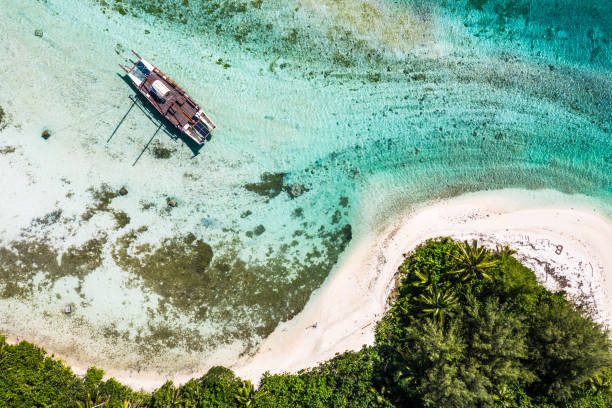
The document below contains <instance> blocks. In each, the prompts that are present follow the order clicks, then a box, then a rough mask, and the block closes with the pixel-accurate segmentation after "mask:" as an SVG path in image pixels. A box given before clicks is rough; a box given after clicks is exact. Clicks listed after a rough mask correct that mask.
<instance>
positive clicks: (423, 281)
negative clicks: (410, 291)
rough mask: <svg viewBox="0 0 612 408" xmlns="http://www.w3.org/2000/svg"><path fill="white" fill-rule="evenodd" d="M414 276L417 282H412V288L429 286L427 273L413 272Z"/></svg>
mask: <svg viewBox="0 0 612 408" xmlns="http://www.w3.org/2000/svg"><path fill="white" fill-rule="evenodd" d="M414 274H415V275H416V277H417V278H418V280H415V281H414V282H412V286H416V287H420V286H427V285H430V284H431V281H430V280H429V275H428V274H427V273H423V272H419V271H415V272H414Z"/></svg>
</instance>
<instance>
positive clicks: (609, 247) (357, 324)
mask: <svg viewBox="0 0 612 408" xmlns="http://www.w3.org/2000/svg"><path fill="white" fill-rule="evenodd" d="M570 199H572V197H570V196H567V195H564V194H561V193H557V192H552V191H537V192H529V191H525V190H501V191H491V192H480V193H473V194H467V195H463V196H460V197H457V198H453V199H450V200H445V201H442V202H438V203H436V204H433V205H430V206H427V207H424V208H422V209H420V210H418V211H416V212H412V213H410V214H408V215H406V217H405V218H404V219H402V220H401V221H400V222H399V223H397V224H396V225H394V226H392V227H390V228H388V229H387V230H386V231H384V233H382V234H372V235H371V236H369V237H368V238H367V239H363V240H361V242H359V243H357V244H356V245H353V246H352V248H350V250H349V253H347V255H346V257H345V258H344V260H343V262H342V264H341V265H340V267H339V268H338V270H336V272H335V273H334V274H333V275H332V276H331V277H330V278H329V279H328V281H327V282H326V283H325V284H324V286H323V287H322V288H321V289H320V290H319V291H318V293H315V294H314V295H313V296H312V298H311V300H310V302H309V303H308V305H307V306H306V308H305V310H304V311H303V312H302V313H300V314H299V315H298V316H297V317H296V318H294V319H293V320H291V321H289V322H285V323H283V324H281V325H280V326H279V327H278V328H277V329H276V331H274V333H273V334H272V335H271V336H270V337H268V338H267V339H266V340H265V341H264V343H263V344H262V345H261V347H260V349H259V352H258V353H257V354H256V355H255V356H253V357H251V358H248V359H246V360H244V361H240V362H239V363H238V364H235V365H234V366H233V367H232V368H233V369H234V370H235V372H236V374H238V375H239V376H241V377H243V378H248V379H250V380H252V381H254V382H257V381H258V379H259V378H260V376H261V375H262V374H263V373H264V372H266V371H270V372H271V373H280V372H284V371H287V372H296V371H298V370H300V369H303V368H307V367H313V366H316V365H317V364H318V363H320V362H323V361H325V360H328V359H330V358H332V357H333V356H334V355H335V354H336V353H341V352H344V351H346V350H358V349H359V348H361V346H362V345H364V344H373V342H374V329H375V326H376V322H377V321H378V320H379V319H380V318H381V316H382V315H383V314H384V312H385V310H386V309H387V299H388V296H389V294H390V293H391V291H392V290H393V287H394V284H395V278H396V271H397V268H398V266H399V265H400V264H401V262H402V260H403V259H404V256H403V254H405V253H408V252H410V251H411V250H413V249H414V248H415V247H416V246H417V245H419V244H420V243H422V242H423V241H425V240H426V239H428V238H433V237H439V236H451V237H453V238H455V239H461V240H463V239H468V240H471V239H478V241H479V242H480V243H481V244H484V245H486V246H488V247H492V248H495V245H496V244H501V245H509V246H510V247H511V248H512V249H514V250H516V251H517V253H516V255H515V256H516V257H517V258H518V259H519V260H521V261H522V262H523V263H524V264H525V265H527V266H529V267H531V268H532V269H533V270H534V271H536V274H537V276H538V279H539V281H540V282H541V283H543V284H544V286H546V287H547V288H549V289H551V290H555V291H556V290H560V289H564V290H566V291H567V292H568V294H570V295H576V296H580V295H584V296H586V297H587V298H588V299H589V300H590V301H591V302H592V304H593V305H594V307H595V309H596V311H597V319H598V320H599V321H600V322H603V323H605V324H607V325H608V326H610V324H611V323H612V221H611V220H610V219H609V218H608V217H607V216H604V215H601V214H600V212H601V211H600V210H599V211H598V209H597V208H595V206H594V205H589V203H588V201H586V200H583V201H582V202H581V200H578V201H575V200H573V201H574V202H577V203H578V204H574V203H572V204H571V205H570V204H569V203H570V201H568V200H570ZM556 203H558V204H556Z"/></svg>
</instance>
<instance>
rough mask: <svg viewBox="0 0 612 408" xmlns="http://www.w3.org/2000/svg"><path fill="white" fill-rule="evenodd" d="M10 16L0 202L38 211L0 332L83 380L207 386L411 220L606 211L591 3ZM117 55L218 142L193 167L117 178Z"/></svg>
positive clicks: (162, 151)
mask: <svg viewBox="0 0 612 408" xmlns="http://www.w3.org/2000/svg"><path fill="white" fill-rule="evenodd" d="M13 3H14V4H12V6H11V7H9V8H8V9H7V10H5V11H3V12H2V13H3V14H0V18H1V19H2V20H3V21H1V23H2V27H12V28H11V29H12V30H13V34H12V35H14V38H15V39H16V40H15V41H13V42H6V41H5V42H4V44H3V47H5V48H6V51H7V52H6V55H7V56H8V57H7V58H6V59H4V60H3V61H0V69H2V71H3V72H6V73H7V76H9V77H10V79H11V81H7V82H5V83H3V84H0V90H2V91H3V93H2V94H4V95H13V96H14V100H13V101H12V102H11V104H7V103H6V102H5V101H4V100H0V104H2V106H3V110H4V111H5V114H4V116H3V119H2V120H1V121H0V128H2V127H3V126H7V125H6V124H4V123H3V122H6V123H8V126H7V127H6V129H5V130H3V131H1V133H0V159H2V160H0V165H2V166H3V167H2V169H3V171H4V174H7V175H8V174H10V175H11V182H10V183H9V182H7V181H6V179H5V181H4V182H3V185H2V187H3V188H5V191H7V192H8V193H10V194H14V195H15V197H18V198H20V199H21V200H22V201H23V202H36V203H40V204H37V206H33V207H32V209H27V210H25V209H17V208H8V207H7V208H5V209H4V210H5V211H3V213H5V215H4V217H5V218H2V220H4V221H6V223H5V225H7V227H4V229H3V230H2V234H3V235H2V236H0V239H2V246H3V247H2V248H0V277H1V279H2V288H1V289H2V290H1V292H0V293H1V296H2V299H3V300H2V303H1V304H2V307H3V308H7V309H8V308H9V307H11V308H12V309H11V310H20V311H21V312H22V313H21V315H22V316H23V315H28V316H32V315H37V316H44V321H43V322H40V321H39V322H38V323H37V325H36V326H35V327H36V330H33V329H32V327H34V326H32V324H31V322H30V320H29V319H26V321H27V322H25V321H24V322H20V321H18V319H16V318H12V317H9V318H7V319H6V320H5V321H4V322H3V323H2V325H3V326H2V328H3V329H5V330H8V331H11V332H17V333H20V334H24V335H29V336H32V337H34V338H36V336H38V338H40V339H43V340H44V339H47V342H48V343H49V342H50V343H52V345H53V346H54V347H55V348H56V349H57V350H59V351H61V350H64V351H65V352H66V353H70V354H71V355H76V356H77V357H79V358H82V359H83V360H84V361H85V362H87V363H90V362H94V361H95V358H96V357H95V356H100V355H103V354H101V353H105V352H107V351H109V350H115V351H116V350H117V349H122V352H120V353H115V354H113V355H114V356H115V357H113V358H112V361H111V362H110V363H109V364H113V365H114V366H117V367H122V368H130V369H138V370H140V369H160V370H161V369H164V370H170V369H172V368H182V369H196V368H198V367H201V366H203V365H210V364H214V363H226V364H227V363H228V362H230V361H231V360H233V359H235V358H236V357H237V356H238V355H239V354H240V353H243V352H245V351H252V350H254V347H255V346H256V345H257V344H258V343H259V341H260V339H261V338H262V337H265V336H266V335H267V334H269V333H270V332H271V331H272V330H273V329H274V328H275V327H276V325H277V324H278V323H279V322H280V321H284V320H288V319H290V318H291V317H293V316H294V315H295V314H297V313H298V312H299V311H300V310H301V309H302V308H303V307H304V305H305V304H306V302H307V301H308V299H309V297H310V295H311V294H312V292H313V291H314V290H315V289H316V288H318V287H319V286H320V285H321V284H322V283H323V281H324V280H325V278H326V277H327V276H328V274H329V273H330V271H332V269H333V267H334V265H335V264H336V263H337V261H338V259H339V257H340V255H341V254H342V252H343V251H344V250H345V248H346V247H347V245H348V244H349V242H350V241H351V240H352V239H353V238H355V239H358V237H359V234H360V231H368V230H371V229H373V228H378V227H380V226H382V225H384V223H385V222H386V221H387V218H388V217H390V216H392V214H393V213H398V212H401V211H405V210H406V209H407V208H410V207H411V206H412V205H416V204H418V203H422V202H425V201H428V200H432V199H436V198H444V197H451V196H454V195H458V194H461V193H463V192H468V191H477V190H483V189H497V188H504V187H523V188H531V189H537V188H553V189H557V190H561V191H563V192H568V193H583V194H587V195H591V196H594V197H597V198H600V199H603V200H609V199H610V194H611V193H612V186H611V184H610V177H609V176H610V172H611V163H612V143H611V138H610V122H611V121H610V100H611V95H610V94H611V88H610V83H612V81H610V66H609V61H610V58H609V44H608V43H607V42H606V38H607V37H609V34H610V33H609V30H610V25H609V21H607V20H606V19H607V18H609V17H607V16H610V15H612V10H610V7H611V6H609V5H606V4H599V3H595V2H594V3H593V4H590V5H588V7H587V6H585V5H584V4H586V3H589V2H584V4H583V3H580V4H579V5H576V4H575V2H569V1H566V2H563V1H555V2H553V1H545V2H538V6H537V7H536V6H534V5H533V4H534V3H533V2H531V1H493V0H489V1H487V0H482V1H481V0H478V1H475V0H468V1H465V2H462V1H460V2H452V4H451V2H434V1H418V2H410V1H407V2H402V3H400V4H396V3H392V2H385V1H380V0H379V1H374V0H372V1H358V0H355V1H349V0H344V1H326V0H322V1H311V0H300V1H297V0H293V1H289V2H278V1H271V0H256V1H220V0H213V1H195V0H189V1H168V0H166V1H157V0H147V1H142V0H123V1H121V2H118V1H108V0H107V1H97V0H96V1H93V0H92V1H89V2H88V1H84V0H83V1H80V2H76V3H75V4H71V5H66V4H64V2H59V1H53V0H49V1H46V2H36V3H35V2H33V3H32V4H22V3H21V2H16V1H15V2H13ZM34 22H36V24H37V26H36V27H34ZM38 25H42V26H44V31H45V34H44V36H43V38H42V39H40V38H38V37H34V36H33V35H32V32H33V29H34V28H38ZM2 34H3V35H4V36H6V35H7V32H6V31H5V32H4V33H2ZM78 38H87V42H88V44H89V47H76V45H75V42H74V41H75V39H78ZM129 48H134V49H137V50H138V52H139V53H140V54H142V55H143V56H146V57H147V58H149V59H151V60H152V62H154V63H155V64H157V65H158V66H160V68H161V69H163V70H164V71H165V72H167V73H168V74H169V75H171V76H172V77H173V79H175V80H176V81H177V82H178V83H180V84H181V85H182V86H183V87H184V88H185V89H187V90H189V92H190V94H191V95H192V96H193V97H194V98H195V99H196V100H197V101H199V102H201V103H202V105H203V106H204V107H205V109H206V110H207V112H208V113H209V114H210V115H211V117H213V119H214V120H215V122H216V123H217V125H218V129H217V130H216V131H215V133H214V136H213V139H212V141H211V142H210V143H208V144H206V145H205V146H204V148H203V149H201V150H200V151H199V154H198V155H196V156H193V152H192V151H191V150H189V149H188V148H187V147H185V146H184V145H183V144H182V143H181V141H180V139H178V140H175V139H173V138H171V137H170V136H168V135H166V134H161V136H157V138H156V139H155V141H154V142H153V143H152V144H151V146H150V149H149V150H145V151H144V153H143V155H142V156H141V157H140V159H139V160H138V162H137V164H136V165H135V166H132V164H133V163H134V160H135V159H136V158H137V157H139V154H140V153H141V151H142V149H143V147H144V146H145V145H146V144H147V142H148V141H149V139H150V137H151V135H152V134H153V132H154V131H155V126H154V125H153V124H151V123H150V122H149V121H148V120H147V119H146V117H145V116H143V115H142V114H141V112H139V111H137V110H136V109H135V110H134V113H130V116H128V118H127V119H126V120H125V122H124V123H123V124H122V127H121V128H120V129H119V131H117V133H115V134H114V136H112V138H111V139H109V135H111V134H112V132H113V130H114V129H115V126H116V125H117V123H118V122H119V121H120V120H121V118H122V117H123V115H124V113H125V112H126V111H127V109H128V107H129V100H127V98H126V97H127V95H128V94H129V93H130V92H132V90H131V89H130V88H129V87H128V86H127V85H126V84H125V83H124V82H123V81H121V80H120V79H119V77H118V76H117V75H116V73H117V69H116V68H115V67H116V64H117V63H118V62H120V63H125V61H124V58H125V57H127V53H126V50H127V49H129ZM41 56H42V57H41ZM77 62H78V63H77ZM16 66H19V67H20V70H19V71H18V70H16V69H15V67H16ZM66 66H70V67H71V70H67V69H66ZM24 70H26V71H28V72H36V73H37V75H33V76H27V77H23V76H22V74H21V72H24ZM42 87H44V89H46V90H47V92H45V93H44V94H40V93H38V92H36V91H34V90H37V89H41V88H42ZM15 95H20V96H19V97H16V96H15ZM32 101H36V102H32ZM138 115H140V116H138ZM7 118H8V119H7ZM49 125H52V128H53V136H52V138H50V139H49V141H48V142H45V143H46V144H44V145H42V144H41V143H42V142H41V141H40V140H39V139H40V138H39V137H33V136H32V135H33V134H37V135H36V136H38V135H39V134H40V131H39V130H38V129H39V128H43V127H45V126H49ZM107 142H108V143H107ZM51 153H52V155H51V156H50V154H51ZM49 157H52V158H53V160H50V159H49ZM54 160H55V161H54ZM124 185H125V186H127V187H128V190H129V193H128V194H127V195H126V196H121V195H119V194H118V189H119V187H121V186H124ZM171 199H172V200H175V201H176V202H177V203H178V206H177V207H175V208H173V207H169V206H168V205H167V203H168V202H169V200H171ZM6 205H8V204H6ZM6 214H17V215H16V216H15V217H12V216H11V217H9V216H8V215H6ZM67 303H71V304H73V305H75V308H74V313H73V315H72V316H70V318H65V317H64V316H61V315H60V314H59V313H58V311H59V310H61V308H62V306H63V305H65V304H67ZM34 320H36V318H35V319H34ZM58 332H61V333H63V334H64V336H61V335H60V336H58ZM66 334H69V335H70V340H66V338H65V337H66ZM58 337H60V339H59V340H58V341H57V342H51V341H49V340H48V339H49V338H53V339H56V338H58ZM78 350H80V351H78ZM215 350H224V351H223V353H215ZM162 351H163V353H162ZM202 353H204V354H203V355H204V356H205V357H204V358H203V360H204V361H203V360H202V358H201V355H202ZM107 355H108V354H107ZM145 357H146V358H145ZM144 360H146V361H148V362H147V363H144V362H143V361H144Z"/></svg>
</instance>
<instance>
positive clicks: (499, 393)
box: [491, 384, 514, 408]
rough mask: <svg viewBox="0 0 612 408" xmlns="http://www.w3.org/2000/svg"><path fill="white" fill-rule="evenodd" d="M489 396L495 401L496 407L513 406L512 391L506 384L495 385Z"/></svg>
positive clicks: (507, 407) (506, 407)
mask: <svg viewBox="0 0 612 408" xmlns="http://www.w3.org/2000/svg"><path fill="white" fill-rule="evenodd" d="M491 397H492V398H493V401H495V402H496V403H497V405H496V406H497V407H500V408H509V407H511V406H513V405H512V403H513V402H514V393H513V392H512V390H511V389H510V388H509V387H508V386H507V385H506V384H502V385H498V386H497V387H495V391H494V393H493V395H491Z"/></svg>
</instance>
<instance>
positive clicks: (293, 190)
mask: <svg viewBox="0 0 612 408" xmlns="http://www.w3.org/2000/svg"><path fill="white" fill-rule="evenodd" d="M306 191H308V189H307V188H306V186H304V185H303V184H294V185H292V186H291V187H290V188H289V189H288V190H287V192H288V193H289V196H290V197H291V198H296V197H299V196H301V195H302V194H304V193H305V192H306Z"/></svg>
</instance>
